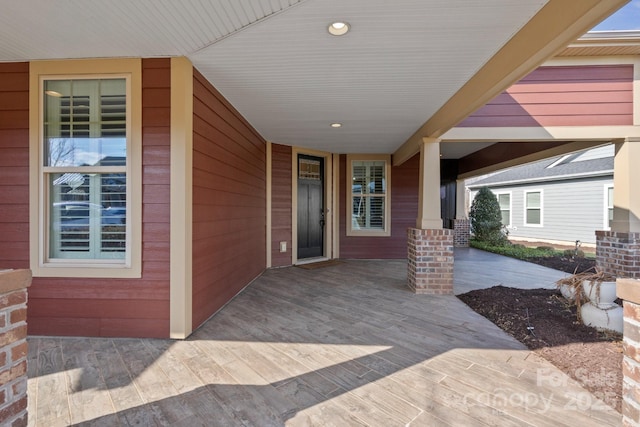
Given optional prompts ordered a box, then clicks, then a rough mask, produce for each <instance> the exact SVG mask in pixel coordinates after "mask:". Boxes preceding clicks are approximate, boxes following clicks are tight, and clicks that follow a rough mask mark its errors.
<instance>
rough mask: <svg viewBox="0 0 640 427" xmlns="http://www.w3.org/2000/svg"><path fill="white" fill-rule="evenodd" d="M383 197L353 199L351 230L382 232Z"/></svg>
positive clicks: (357, 197) (383, 223) (358, 197)
mask: <svg viewBox="0 0 640 427" xmlns="http://www.w3.org/2000/svg"><path fill="white" fill-rule="evenodd" d="M384 213H385V199H384V197H371V196H370V197H367V196H354V197H353V211H352V228H353V229H354V230H384V225H385V221H384Z"/></svg>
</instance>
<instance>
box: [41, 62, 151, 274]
mask: <svg viewBox="0 0 640 427" xmlns="http://www.w3.org/2000/svg"><path fill="white" fill-rule="evenodd" d="M29 74H30V76H29V166H30V170H31V173H30V176H29V223H30V226H29V241H30V268H31V271H32V274H33V276H34V277H88V278H92V277H95V278H100V277H104V278H139V277H141V274H142V202H141V198H142V197H141V195H142V61H141V60H140V59H98V60H68V61H33V62H31V63H30V66H29ZM122 77H125V78H126V79H127V102H128V105H127V107H128V108H127V122H128V126H127V129H128V132H129V134H128V138H129V141H128V144H127V166H126V174H127V253H126V256H125V259H124V261H123V262H120V263H114V262H113V261H101V260H77V259H74V260H61V259H56V260H48V259H47V255H48V245H47V236H48V234H47V232H46V223H47V221H46V218H45V212H46V211H47V209H46V206H47V204H46V200H45V197H46V194H47V191H46V185H47V184H46V183H45V182H44V176H45V174H44V173H43V169H44V165H43V150H44V148H43V143H42V139H43V134H42V120H43V109H42V105H43V91H42V84H43V82H44V80H47V79H81V78H91V79H99V78H122Z"/></svg>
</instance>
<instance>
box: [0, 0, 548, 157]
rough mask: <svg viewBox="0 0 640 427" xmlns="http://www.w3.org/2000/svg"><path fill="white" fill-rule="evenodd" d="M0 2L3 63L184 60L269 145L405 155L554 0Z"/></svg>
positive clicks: (95, 0)
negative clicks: (344, 30)
mask: <svg viewBox="0 0 640 427" xmlns="http://www.w3.org/2000/svg"><path fill="white" fill-rule="evenodd" d="M0 1H1V2H2V3H0V5H1V6H2V13H0V61H5V62H6V61H28V60H36V59H64V58H98V57H155V56H164V57H166V56H180V55H184V56H187V57H188V58H190V59H191V60H192V62H193V63H194V65H195V66H196V68H197V69H198V70H199V71H200V72H202V73H203V74H204V75H205V77H206V78H207V79H208V80H209V81H210V82H211V83H212V84H213V85H214V86H215V87H216V88H217V89H218V90H220V91H221V92H222V94H223V95H224V96H225V97H227V98H228V100H229V101H230V102H231V104H232V105H234V106H235V107H236V108H237V109H238V110H239V111H240V112H241V114H243V115H244V116H245V117H246V118H247V120H248V121H249V122H250V123H251V124H252V125H253V126H254V127H255V128H256V129H257V130H258V131H259V132H260V133H261V134H262V135H263V136H264V137H265V138H266V139H268V140H271V141H273V142H276V143H281V144H287V145H297V146H302V147H309V148H314V149H317V150H325V151H330V152H339V153H345V152H354V153H357V152H370V153H392V152H394V151H395V150H396V149H397V148H398V147H399V146H401V145H402V144H403V143H404V142H405V141H406V140H407V139H408V138H409V137H410V136H411V135H412V134H413V133H414V132H415V131H416V130H417V129H418V128H420V126H421V125H422V124H423V123H425V121H426V120H427V119H429V118H430V117H431V116H432V115H433V114H434V113H435V112H436V111H437V110H438V109H439V108H440V107H441V106H442V105H443V104H444V103H445V102H446V101H447V100H448V99H449V98H450V97H451V96H452V95H453V94H454V93H456V92H457V91H458V90H459V89H460V87H461V86H462V85H464V84H465V83H466V82H467V81H468V79H469V78H470V77H471V76H473V75H474V73H476V72H477V71H478V70H479V69H480V68H481V67H482V66H483V65H484V64H485V62H486V61H487V60H489V59H490V58H491V57H492V56H493V55H494V54H495V53H496V52H497V51H498V50H499V49H500V48H501V47H502V46H503V45H504V44H505V43H506V42H507V41H508V40H509V39H510V38H511V37H512V36H513V35H514V34H515V33H516V32H517V31H518V30H520V29H521V28H522V27H523V26H524V25H525V24H526V23H527V22H528V21H529V20H530V19H531V18H532V17H533V16H534V15H535V14H536V13H537V12H538V11H539V10H540V9H541V8H542V7H543V6H544V5H545V4H546V3H547V0H519V1H513V0H456V1H445V0H395V1H389V0H348V1H347V0H217V1H208V0H135V1H131V0H109V1H104V0H82V1H71V0H66V1H51V0H22V1H13V0H0ZM335 20H344V21H347V22H349V24H351V31H350V32H349V33H348V34H347V35H345V36H342V37H335V36H331V35H329V34H328V32H327V26H328V24H329V23H331V22H333V21H335ZM333 122H340V123H342V124H343V126H342V127H341V128H339V129H334V128H331V127H330V124H331V123H333Z"/></svg>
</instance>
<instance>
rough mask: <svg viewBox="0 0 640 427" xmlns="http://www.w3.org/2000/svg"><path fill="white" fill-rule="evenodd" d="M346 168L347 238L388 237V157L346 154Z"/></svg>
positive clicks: (389, 230) (389, 199)
mask: <svg viewBox="0 0 640 427" xmlns="http://www.w3.org/2000/svg"><path fill="white" fill-rule="evenodd" d="M347 165H348V166H347V168H348V169H347V170H348V172H349V176H348V180H347V181H348V183H347V187H348V188H347V194H348V200H350V203H348V205H349V208H350V211H351V212H350V217H351V218H350V221H347V224H348V228H347V235H351V236H389V235H390V234H391V225H390V224H391V221H390V215H389V212H390V210H391V209H390V208H391V207H390V205H389V204H390V201H391V198H390V188H391V187H390V176H389V175H390V159H389V156H372V155H366V156H365V155H362V156H357V155H349V156H347Z"/></svg>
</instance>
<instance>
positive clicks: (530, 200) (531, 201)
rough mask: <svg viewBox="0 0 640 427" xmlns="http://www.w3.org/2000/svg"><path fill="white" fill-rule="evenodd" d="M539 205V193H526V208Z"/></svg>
mask: <svg viewBox="0 0 640 427" xmlns="http://www.w3.org/2000/svg"><path fill="white" fill-rule="evenodd" d="M539 207H540V193H538V192H536V193H527V208H539Z"/></svg>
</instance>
